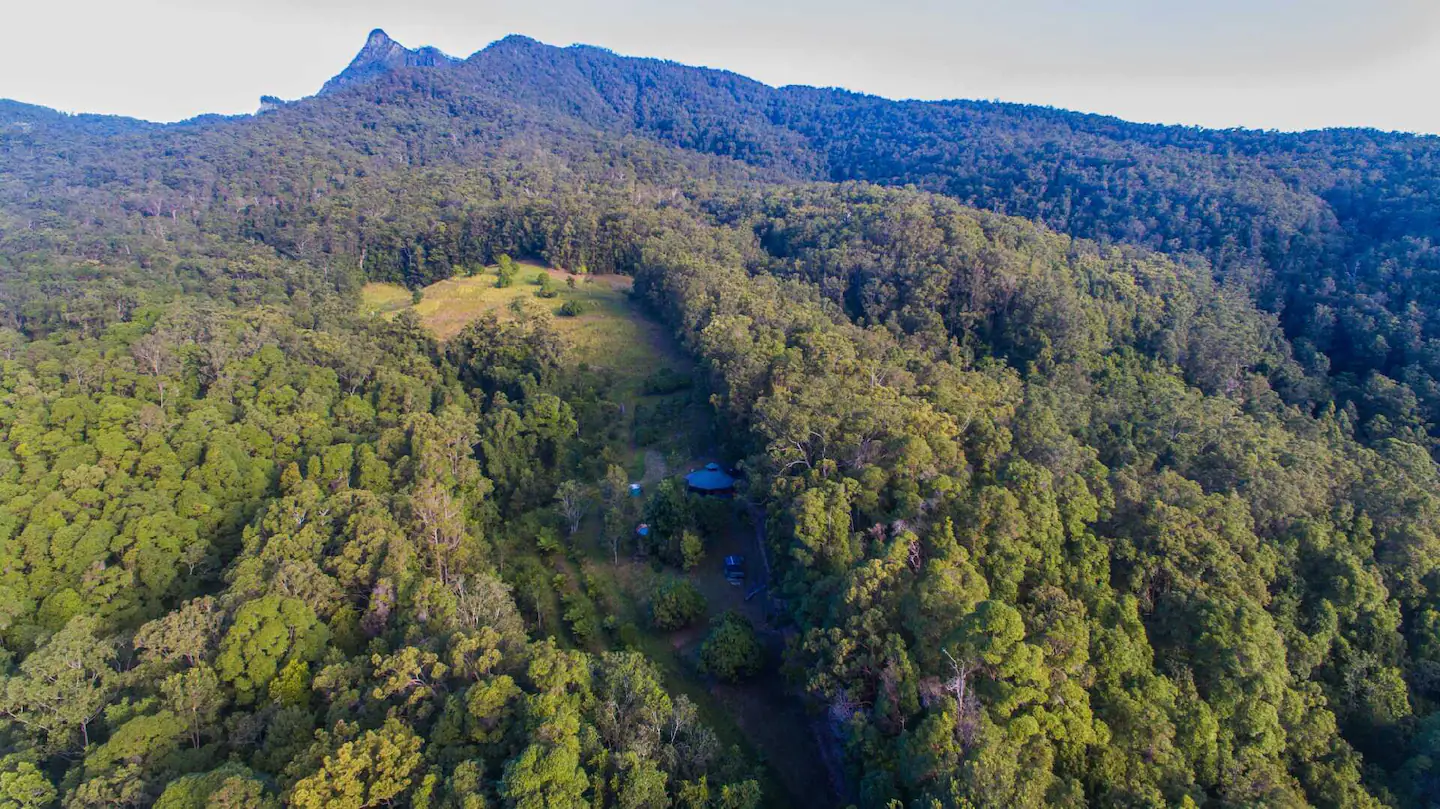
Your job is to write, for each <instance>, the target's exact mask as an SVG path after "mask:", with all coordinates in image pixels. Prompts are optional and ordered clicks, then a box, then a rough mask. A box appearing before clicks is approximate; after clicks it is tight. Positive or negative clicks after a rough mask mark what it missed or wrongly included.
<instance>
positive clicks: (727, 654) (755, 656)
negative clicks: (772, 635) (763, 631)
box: [700, 611, 765, 683]
mask: <svg viewBox="0 0 1440 809" xmlns="http://www.w3.org/2000/svg"><path fill="white" fill-rule="evenodd" d="M764 665H765V649H764V647H762V646H761V645H760V638H759V637H757V636H756V635H755V627H754V625H753V624H751V623H750V619H749V618H746V617H745V616H743V615H741V614H740V613H738V612H732V611H727V612H724V613H722V614H721V615H718V616H716V618H715V619H714V620H713V621H711V622H710V634H709V636H707V637H706V638H705V642H704V643H703V644H701V646H700V670H701V671H703V672H705V673H707V674H713V675H715V676H716V677H719V678H720V679H722V680H725V681H726V682H732V683H733V682H739V681H740V680H744V679H747V678H749V677H754V676H755V675H756V674H759V673H760V669H761V668H763V667H764Z"/></svg>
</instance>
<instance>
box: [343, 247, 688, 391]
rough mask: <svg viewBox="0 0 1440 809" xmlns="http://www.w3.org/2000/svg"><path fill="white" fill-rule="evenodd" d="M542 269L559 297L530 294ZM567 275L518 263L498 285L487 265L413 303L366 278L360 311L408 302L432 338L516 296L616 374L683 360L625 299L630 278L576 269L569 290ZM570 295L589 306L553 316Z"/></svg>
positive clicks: (579, 357) (638, 373)
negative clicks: (511, 277)
mask: <svg viewBox="0 0 1440 809" xmlns="http://www.w3.org/2000/svg"><path fill="white" fill-rule="evenodd" d="M541 272H544V273H548V274H549V275H550V277H551V278H553V279H554V280H555V282H556V285H557V286H558V287H559V289H560V294H559V297H556V298H549V299H546V298H538V297H536V296H535V291H536V290H537V289H539V287H538V286H536V285H535V284H533V283H532V282H531V281H532V279H533V278H534V277H535V275H536V274H537V273H541ZM567 278H568V276H567V275H566V273H564V272H563V271H561V270H555V269H548V268H545V267H540V266H538V265H535V264H527V263H522V264H521V265H520V272H519V273H518V274H517V275H516V278H515V283H514V284H512V285H511V286H508V287H504V288H500V287H497V286H495V280H496V275H495V273H494V269H493V268H487V269H486V271H485V272H483V273H481V274H480V275H476V276H473V277H461V278H447V279H445V280H443V281H439V282H436V283H434V284H431V285H430V286H428V287H425V289H424V290H423V291H422V292H423V297H422V298H421V300H420V302H419V303H417V304H414V305H411V304H410V296H411V293H410V291H409V290H407V289H405V288H404V287H401V286H398V285H396V284H380V283H371V284H366V285H365V287H364V289H363V290H361V301H362V306H363V307H364V309H365V310H366V311H369V312H374V313H377V314H380V315H383V316H386V317H393V316H394V315H395V314H396V313H397V312H399V311H401V310H403V309H406V308H411V309H414V310H415V313H416V314H418V315H419V316H420V320H421V322H422V323H424V324H425V326H426V327H427V328H428V329H430V331H432V332H433V333H434V334H435V336H436V337H438V338H439V339H441V340H448V339H450V338H451V337H454V336H455V335H456V334H459V333H460V330H461V329H463V328H465V326H466V325H467V324H469V323H470V322H471V321H473V320H474V319H475V318H477V317H479V316H480V315H481V314H482V313H484V312H488V311H498V312H500V313H501V314H502V316H503V315H504V314H505V313H507V312H509V306H510V303H511V301H514V300H515V299H517V298H521V299H524V300H525V301H526V302H527V303H529V304H530V305H533V306H540V307H543V308H545V309H547V310H549V311H550V312H552V313H556V314H557V316H556V318H555V327H556V329H558V330H559V331H560V333H561V334H563V335H565V337H566V339H567V340H568V341H569V343H570V345H571V348H572V349H573V350H572V353H571V356H572V357H573V358H574V359H575V361H577V362H586V363H589V364H590V365H591V366H593V367H608V368H614V369H615V370H616V371H618V372H619V373H620V375H621V376H622V377H625V378H636V379H641V378H643V377H644V376H645V375H647V374H649V373H650V372H651V371H653V370H655V369H656V368H657V367H659V366H660V364H668V365H670V366H671V367H675V368H677V369H683V368H684V367H686V366H687V365H688V363H687V362H686V360H685V358H684V357H682V356H680V355H679V354H678V353H677V352H676V351H675V350H674V348H673V345H672V343H671V341H670V339H669V337H668V335H667V334H666V333H665V331H664V328H663V327H662V326H660V324H658V323H655V322H654V321H652V320H650V319H648V318H646V317H644V316H643V314H641V313H640V312H639V311H638V310H637V308H636V306H635V304H633V303H632V302H631V301H630V298H629V295H628V293H629V290H630V285H631V283H632V282H631V279H630V278H629V277H627V276H622V275H608V276H605V275H601V276H578V277H577V279H576V280H577V283H576V286H575V288H573V289H572V288H570V287H569V286H568V285H567V284H566V279H567ZM570 300H579V301H583V302H584V303H585V304H586V305H587V309H588V311H587V312H586V313H585V314H583V315H580V316H579V317H562V316H559V315H558V312H559V310H560V307H561V306H563V305H564V304H565V302H566V301H570Z"/></svg>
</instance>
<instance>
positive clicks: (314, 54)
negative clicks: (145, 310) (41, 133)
mask: <svg viewBox="0 0 1440 809" xmlns="http://www.w3.org/2000/svg"><path fill="white" fill-rule="evenodd" d="M0 18H3V19H4V20H5V21H6V25H5V28H6V31H7V36H6V37H5V40H4V44H3V46H0V98H12V99H16V100H20V101H26V102H30V103H35V104H42V105H45V106H48V107H54V108H56V109H60V110H64V111H67V112H96V113H111V114H120V115H130V116H134V117H138V118H145V119H148V120H153V121H174V120H179V119H183V118H188V117H191V116H194V115H199V114H202V113H208V112H215V113H226V114H233V113H242V112H253V111H254V110H255V108H256V107H257V105H258V99H259V97H260V96H261V95H276V96H280V97H281V98H287V99H288V98H299V97H302V96H306V95H311V94H313V93H314V92H315V91H316V90H318V89H319V88H320V85H321V84H323V83H324V82H325V80H326V79H327V78H329V77H330V76H332V75H334V74H335V73H337V72H339V71H340V70H341V69H342V68H343V67H344V66H345V65H346V64H347V63H348V62H349V60H350V59H351V57H353V56H354V54H355V52H356V51H357V50H359V48H360V46H361V45H362V44H363V43H364V41H365V36H366V34H367V33H368V32H369V31H370V30H371V29H372V28H376V27H379V28H383V29H385V31H386V32H388V33H389V34H390V36H391V37H393V38H394V39H395V40H397V41H399V42H401V43H402V44H404V45H406V46H408V47H412V48H413V47H419V46H422V45H434V46H436V47H438V48H440V49H441V50H443V51H445V52H446V53H449V54H452V55H456V56H467V55H469V54H471V53H473V52H475V51H477V50H479V49H481V48H483V47H484V46H485V45H487V44H489V43H490V42H492V41H494V40H496V39H499V38H501V37H503V36H505V35H506V34H510V33H520V34H525V35H527V36H530V37H534V38H535V39H538V40H541V41H542V42H548V43H551V44H556V45H568V44H572V43H576V42H579V43H586V44H592V45H601V46H604V47H607V48H610V49H611V50H614V51H617V52H619V53H622V54H628V55H635V56H653V57H659V58H665V59H673V60H675V61H678V62H683V63H686V64H694V65H704V66H707V67H718V68H724V69H727V70H732V71H735V72H737V73H741V74H744V75H747V76H750V77H752V78H755V79H758V80H760V81H763V82H765V83H767V84H773V85H785V84H811V85H819V86H837V87H844V88H846V89H850V90H856V91H860V92H866V93H874V94H876V95H882V96H887V97H890V98H920V99H940V98H978V99H1000V100H1004V101H1015V102H1023V103H1033V104H1045V105H1050V106H1056V107H1064V108H1067V109H1076V110H1082V111H1086V112H1098V113H1105V114H1110V115H1118V116H1120V117H1122V118H1127V119H1130V120H1134V121H1146V122H1157V123H1179V124H1193V125H1200V126H1211V127H1231V126H1245V127H1252V128H1262V129H1284V130H1295V129H1311V128H1318V127H1327V126H1371V127H1378V128H1381V129H1394V130H1403V131H1411V132H1427V133H1440V104H1436V103H1434V98H1435V96H1434V92H1433V90H1432V87H1433V85H1434V82H1435V79H1436V77H1440V3H1437V2H1434V0H1371V1H1370V2H1368V3H1357V2H1354V0H1343V1H1342V0H983V1H978V0H888V2H875V0H730V2H685V1H684V0H607V2H596V1H595V0H554V1H553V2H549V1H547V0H410V1H409V2H399V1H397V0H389V1H386V0H227V1H225V2H217V1H215V0H210V1H209V2H199V1H198V0H125V2H115V0H48V2H33V0H0Z"/></svg>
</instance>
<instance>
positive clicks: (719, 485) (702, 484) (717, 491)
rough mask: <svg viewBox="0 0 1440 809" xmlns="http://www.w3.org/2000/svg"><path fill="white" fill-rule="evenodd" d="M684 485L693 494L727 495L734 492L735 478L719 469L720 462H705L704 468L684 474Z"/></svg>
mask: <svg viewBox="0 0 1440 809" xmlns="http://www.w3.org/2000/svg"><path fill="white" fill-rule="evenodd" d="M685 486H686V487H687V488H688V489H689V490H690V491H692V492H694V493H695V494H704V495H711V496H715V497H727V496H729V495H732V494H734V493H735V478H733V477H731V476H730V475H729V474H727V473H726V472H725V470H723V469H721V468H720V464H718V463H707V464H705V468H704V469H697V470H695V471H694V472H691V473H690V474H688V475H686V476H685Z"/></svg>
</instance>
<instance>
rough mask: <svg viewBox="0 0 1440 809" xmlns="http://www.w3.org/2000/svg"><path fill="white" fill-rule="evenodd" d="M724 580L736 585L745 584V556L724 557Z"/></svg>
mask: <svg viewBox="0 0 1440 809" xmlns="http://www.w3.org/2000/svg"><path fill="white" fill-rule="evenodd" d="M725 581H728V582H730V583H731V584H733V585H735V586H736V587H740V586H742V585H744V584H745V557H743V556H727V557H725Z"/></svg>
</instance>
